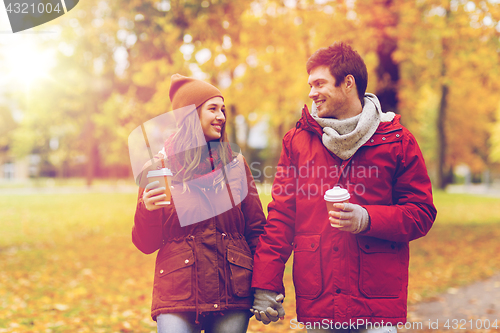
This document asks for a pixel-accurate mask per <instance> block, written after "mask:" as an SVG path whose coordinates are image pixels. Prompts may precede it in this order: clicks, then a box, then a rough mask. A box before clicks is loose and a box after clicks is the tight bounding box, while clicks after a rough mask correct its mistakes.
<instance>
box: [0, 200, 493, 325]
mask: <svg viewBox="0 0 500 333" xmlns="http://www.w3.org/2000/svg"><path fill="white" fill-rule="evenodd" d="M261 199H262V202H263V205H264V207H266V206H267V203H268V202H269V201H270V196H269V195H262V197H261ZM135 200H136V195H135V194H126V193H125V194H123V193H80V194H44V195H39V194H34V195H5V194H4V195H0V230H1V232H0V266H1V267H2V270H1V271H0V333H1V332H106V333H108V332H156V328H155V323H154V322H153V321H152V320H151V318H150V316H149V311H150V308H149V307H150V302H151V289H152V279H153V269H154V255H150V256H145V255H143V254H141V253H140V252H139V251H138V250H137V249H135V247H134V246H133V245H132V243H131V240H130V230H131V227H132V223H133V214H134V210H135ZM435 204H436V206H437V208H438V218H437V221H436V223H435V226H434V227H433V228H432V229H431V231H430V232H429V234H428V235H427V236H426V237H423V238H421V239H419V240H416V241H414V242H412V244H411V261H410V288H409V303H416V302H419V301H421V300H423V299H428V298H432V297H434V296H436V295H437V294H438V293H440V292H443V291H446V290H447V289H449V288H455V287H459V286H461V285H464V284H468V283H471V282H473V281H476V280H481V279H484V278H487V277H489V276H491V275H493V274H494V273H495V272H498V271H500V258H499V257H498V253H499V252H500V244H497V243H498V242H497V239H499V237H500V210H499V209H498V207H500V199H496V198H484V197H476V196H468V195H460V194H446V193H443V192H437V193H435ZM285 285H286V286H287V298H286V299H285V308H286V310H287V318H286V320H285V321H280V322H279V323H275V324H273V325H270V326H263V325H261V324H260V323H257V322H256V321H255V320H254V319H252V321H251V324H250V328H249V332H288V331H289V328H288V327H287V326H288V325H287V324H288V323H289V320H290V319H292V318H294V316H295V303H294V294H293V284H292V281H291V266H290V262H289V263H288V264H287V269H286V274H285Z"/></svg>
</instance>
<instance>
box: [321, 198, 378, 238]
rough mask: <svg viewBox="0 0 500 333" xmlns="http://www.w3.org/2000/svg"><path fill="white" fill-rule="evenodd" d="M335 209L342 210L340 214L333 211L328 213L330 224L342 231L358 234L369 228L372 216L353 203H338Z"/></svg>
mask: <svg viewBox="0 0 500 333" xmlns="http://www.w3.org/2000/svg"><path fill="white" fill-rule="evenodd" d="M333 207H335V208H337V209H341V211H340V212H338V211H334V210H331V211H330V212H329V213H328V218H329V220H330V224H331V225H332V227H334V228H338V229H339V230H341V231H348V232H351V233H353V234H358V233H360V232H362V231H364V230H366V229H367V228H368V225H369V223H370V216H369V215H368V212H367V211H366V209H364V208H363V207H361V206H360V205H356V204H352V203H336V204H334V205H333Z"/></svg>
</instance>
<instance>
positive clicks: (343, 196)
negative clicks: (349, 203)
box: [324, 186, 351, 202]
mask: <svg viewBox="0 0 500 333" xmlns="http://www.w3.org/2000/svg"><path fill="white" fill-rule="evenodd" d="M350 197H351V195H350V194H349V192H347V190H346V189H343V188H341V187H340V186H335V187H334V188H332V189H330V190H328V191H326V192H325V196H324V199H325V200H326V201H331V202H343V201H346V200H348V199H349V198H350Z"/></svg>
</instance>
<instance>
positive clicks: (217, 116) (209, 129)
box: [200, 97, 226, 142]
mask: <svg viewBox="0 0 500 333" xmlns="http://www.w3.org/2000/svg"><path fill="white" fill-rule="evenodd" d="M225 110H226V106H225V105H224V101H223V100H222V98H221V97H214V98H211V99H209V100H208V101H206V102H205V103H204V104H203V105H202V106H201V109H200V122H201V128H202V129H203V134H204V135H205V140H207V142H208V141H212V140H217V139H220V137H221V133H222V129H223V128H224V123H225V122H226V116H225Z"/></svg>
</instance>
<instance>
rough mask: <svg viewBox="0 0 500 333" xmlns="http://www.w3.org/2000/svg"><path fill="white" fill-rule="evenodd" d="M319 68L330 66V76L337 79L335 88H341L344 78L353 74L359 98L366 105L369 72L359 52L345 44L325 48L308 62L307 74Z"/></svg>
mask: <svg viewBox="0 0 500 333" xmlns="http://www.w3.org/2000/svg"><path fill="white" fill-rule="evenodd" d="M318 66H328V68H329V69H330V74H332V76H333V77H334V78H335V86H336V87H338V86H340V83H341V82H343V81H344V78H345V77H346V76H347V75H349V74H351V75H352V76H354V79H355V80H356V88H357V90H358V98H359V100H360V101H361V105H363V104H364V96H365V91H366V85H367V83H368V72H367V70H366V65H365V62H364V61H363V59H362V58H361V56H360V55H359V54H358V52H356V51H354V50H353V49H352V48H351V46H349V45H348V44H346V43H343V42H335V43H333V44H332V45H330V46H328V47H323V48H321V49H319V50H317V51H316V52H314V54H313V55H312V56H311V57H310V58H309V59H308V60H307V64H306V68H307V73H308V74H310V73H311V71H312V70H313V69H314V68H316V67H318Z"/></svg>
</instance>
